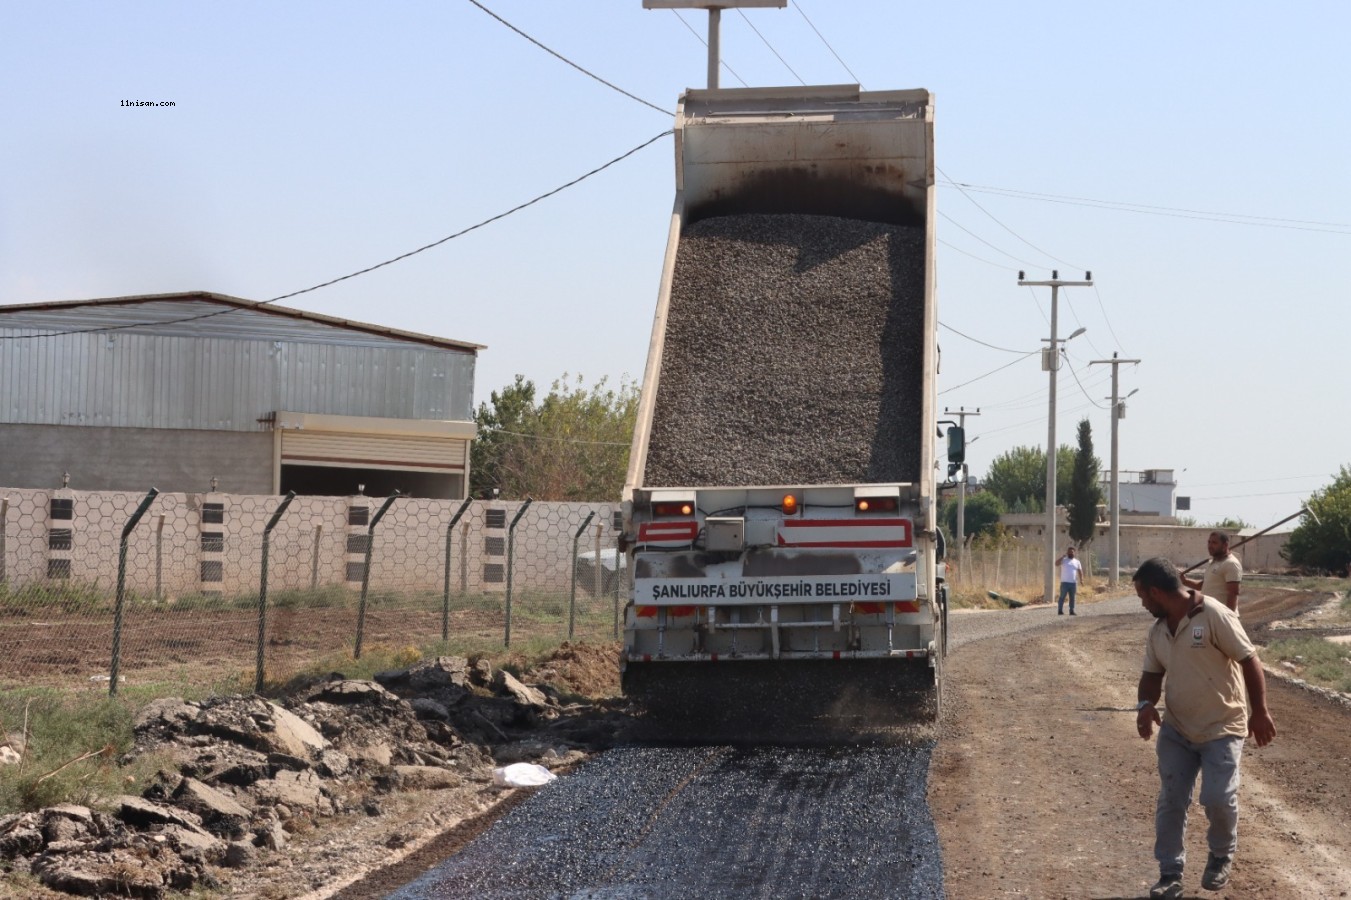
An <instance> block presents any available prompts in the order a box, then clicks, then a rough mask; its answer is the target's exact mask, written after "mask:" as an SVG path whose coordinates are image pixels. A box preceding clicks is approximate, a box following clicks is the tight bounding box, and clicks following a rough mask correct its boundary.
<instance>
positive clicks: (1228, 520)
mask: <svg viewBox="0 0 1351 900" xmlns="http://www.w3.org/2000/svg"><path fill="white" fill-rule="evenodd" d="M1210 527H1211V528H1214V529H1215V530H1216V531H1227V532H1229V533H1230V534H1233V533H1235V532H1238V531H1242V530H1243V529H1244V528H1250V527H1252V526H1250V525H1249V524H1248V523H1247V522H1245V521H1243V520H1242V519H1240V518H1237V517H1236V516H1227V517H1225V518H1223V519H1220V520H1219V521H1218V522H1216V523H1215V524H1213V525H1211V526H1210Z"/></svg>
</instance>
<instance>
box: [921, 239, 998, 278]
mask: <svg viewBox="0 0 1351 900" xmlns="http://www.w3.org/2000/svg"><path fill="white" fill-rule="evenodd" d="M934 240H936V241H937V242H938V243H940V244H942V245H943V246H944V247H947V248H948V249H950V250H956V251H957V252H958V253H960V254H962V255H963V256H969V257H971V258H972V259H974V260H975V261H976V262H983V263H985V264H986V265H987V266H994V267H995V268H996V269H1003V270H1004V271H1005V272H1012V271H1014V269H1013V267H1012V266H1006V265H1004V264H1003V263H997V262H991V261H990V260H988V259H986V258H985V257H983V256H977V255H976V254H974V253H970V252H968V251H966V250H963V249H962V248H961V247H958V246H957V245H956V244H953V243H950V242H948V241H945V240H943V239H942V238H940V237H936V238H934Z"/></svg>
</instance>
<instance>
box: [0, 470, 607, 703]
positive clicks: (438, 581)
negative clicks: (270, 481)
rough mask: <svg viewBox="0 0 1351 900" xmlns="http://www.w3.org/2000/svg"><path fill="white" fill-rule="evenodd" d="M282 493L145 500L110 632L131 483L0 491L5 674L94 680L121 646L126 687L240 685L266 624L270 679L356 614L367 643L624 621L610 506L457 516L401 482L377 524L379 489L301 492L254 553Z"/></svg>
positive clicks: (340, 638) (526, 633) (435, 647)
mask: <svg viewBox="0 0 1351 900" xmlns="http://www.w3.org/2000/svg"><path fill="white" fill-rule="evenodd" d="M282 499H283V498H280V497H272V496H242V495H230V494H218V493H213V494H209V495H203V494H160V495H158V496H157V497H155V498H154V500H153V501H152V502H151V503H150V504H149V506H148V508H147V509H146V511H145V513H144V515H143V516H142V518H141V519H140V521H139V522H138V524H137V525H136V527H135V529H134V530H133V531H132V532H131V533H130V535H129V536H128V538H127V542H126V554H125V566H124V567H123V574H122V580H121V585H122V590H121V593H120V603H121V610H122V624H121V630H120V631H118V632H116V633H115V628H114V622H115V619H116V612H117V609H118V603H119V591H118V583H119V581H118V573H119V558H120V545H121V538H122V530H123V528H124V527H125V526H126V525H127V523H128V521H129V519H130V517H131V516H132V514H133V512H134V511H135V510H136V509H137V507H138V505H139V504H141V503H142V502H143V501H144V500H145V497H144V495H139V494H135V493H128V492H80V491H64V490H63V491H41V490H26V489H6V488H0V501H3V503H4V505H3V522H2V523H0V524H3V532H2V537H0V678H4V679H15V680H20V681H25V682H34V683H46V684H60V685H68V686H72V687H73V686H75V685H84V686H88V684H89V682H90V681H91V680H94V681H99V680H102V681H103V682H105V683H106V681H107V679H108V677H109V674H110V671H111V669H112V660H113V649H114V646H115V645H116V648H117V651H118V663H117V669H118V672H119V673H120V674H121V675H122V676H123V677H125V678H126V679H127V681H128V682H133V683H137V682H138V683H142V684H144V683H151V682H153V683H166V684H167V683H175V682H177V683H183V684H192V685H198V686H203V685H205V686H222V687H224V688H228V689H234V690H239V689H242V690H250V689H252V686H253V681H254V676H255V674H256V669H255V667H256V663H257V659H258V648H259V645H260V636H261V646H262V659H263V666H264V670H265V675H266V677H267V678H268V679H273V680H275V679H280V678H285V677H287V676H288V675H290V674H294V673H295V672H297V671H301V670H304V669H306V668H308V667H315V666H319V665H321V663H322V661H323V660H324V659H325V658H326V657H330V658H331V657H332V655H334V654H348V655H350V654H352V653H353V651H354V649H355V645H356V642H357V631H358V621H360V623H361V643H362V647H363V649H368V648H372V647H377V646H383V647H392V648H396V649H401V648H405V647H410V646H411V647H417V648H420V649H423V650H424V651H425V652H467V649H466V648H469V647H473V646H476V647H491V646H502V644H503V643H504V642H505V640H506V638H507V634H508V627H509V628H510V636H511V641H512V644H513V646H515V645H516V644H517V642H518V641H531V642H538V641H540V640H545V641H559V642H561V641H563V640H567V639H568V638H569V637H571V638H573V639H578V640H582V639H588V640H613V639H615V638H617V636H618V627H619V606H620V602H621V596H622V594H623V592H624V587H623V584H622V576H623V559H622V555H621V554H619V553H618V552H617V545H616V540H617V538H618V532H617V531H616V529H615V528H614V517H615V515H616V514H617V512H618V510H619V506H618V504H617V503H542V502H541V503H534V504H531V505H530V506H529V507H528V508H527V509H525V511H524V514H522V515H520V516H519V518H518V517H517V514H518V513H519V512H520V511H521V509H522V506H523V504H521V503H514V502H499V501H492V502H487V501H483V502H479V501H476V502H474V503H473V504H471V505H470V506H469V507H468V508H467V510H466V511H465V513H464V514H463V516H462V517H461V518H460V520H459V521H458V523H456V524H455V526H454V528H453V529H452V528H450V522H451V519H452V518H453V517H454V515H455V513H456V511H457V510H458V509H459V508H460V505H461V503H460V501H451V500H428V499H417V498H406V497H400V498H398V499H396V500H395V501H394V502H393V503H392V504H391V505H390V507H389V509H388V510H387V511H386V513H385V515H384V516H383V517H382V518H381V519H380V520H379V521H378V523H376V524H375V525H374V526H373V527H372V525H371V522H373V521H375V515H376V512H377V510H378V509H379V508H380V505H381V503H383V498H346V497H297V498H295V499H294V501H293V502H292V503H291V504H290V506H289V507H288V508H287V509H286V511H285V513H284V514H283V515H282V516H281V517H280V519H279V520H278V522H277V525H276V527H275V528H274V530H273V531H272V532H271V533H270V535H269V536H268V537H267V540H266V565H264V529H265V527H266V525H267V523H268V521H269V519H270V518H271V517H272V515H273V514H274V513H275V512H276V510H277V509H278V507H279V505H280V504H281V502H282ZM53 500H67V501H69V502H68V503H57V504H56V505H55V506H56V507H59V508H62V509H63V510H64V509H67V508H68V509H69V512H70V518H69V519H62V520H59V521H57V520H53V519H52V518H51V510H52V509H53V508H54V506H53V503H52V501H53ZM358 501H359V504H358ZM367 503H369V505H370V510H369V515H360V516H353V515H352V514H351V511H350V509H349V506H353V505H360V504H367ZM588 516H591V518H590V521H589V522H587V524H586V526H585V528H582V525H583V523H584V522H586V520H587V518H588ZM490 519H491V521H492V524H490ZM513 522H515V527H514V528H513V527H512V523H513ZM579 529H580V531H579ZM489 539H491V540H489ZM368 545H369V557H368V556H367V547H368ZM368 558H369V568H368V562H367V560H368ZM363 585H364V588H363ZM363 590H364V618H363V617H362V615H361V614H362V606H363V602H362V601H363ZM260 601H261V602H260Z"/></svg>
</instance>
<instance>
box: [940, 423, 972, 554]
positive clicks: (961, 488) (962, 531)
mask: <svg viewBox="0 0 1351 900" xmlns="http://www.w3.org/2000/svg"><path fill="white" fill-rule="evenodd" d="M943 415H945V416H956V417H957V427H958V428H960V429H961V431H962V441H963V443H965V444H970V443H972V441H968V440H966V417H967V416H978V415H980V407H979V406H978V407H976V411H975V412H971V411H970V410H968V409H967V408H966V407H965V406H963V407H962V408H961V409H958V410H956V411H953V410H950V409H945V410H943ZM966 471H967V469H966V454H965V451H963V454H962V463H961V476H962V479H961V481H958V482H957V552H956V553H955V554H953V555H954V556H956V557H957V558H959V559H960V558H961V557H962V556H963V552H962V551H963V550H964V549H965V548H966V479H967V474H966Z"/></svg>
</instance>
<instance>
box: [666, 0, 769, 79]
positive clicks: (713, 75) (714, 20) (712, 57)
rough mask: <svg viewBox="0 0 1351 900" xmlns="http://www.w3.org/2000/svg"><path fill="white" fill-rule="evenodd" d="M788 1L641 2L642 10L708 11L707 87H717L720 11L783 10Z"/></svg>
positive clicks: (720, 30) (700, 0)
mask: <svg viewBox="0 0 1351 900" xmlns="http://www.w3.org/2000/svg"><path fill="white" fill-rule="evenodd" d="M787 5H788V0H643V9H706V10H708V86H709V88H710V89H713V88H716V87H717V86H718V64H719V62H720V61H721V59H722V27H721V25H722V11H723V10H724V9H734V8H736V7H746V8H748V9H749V8H754V7H774V8H777V9H783V8H784V7H785V6H787Z"/></svg>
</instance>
